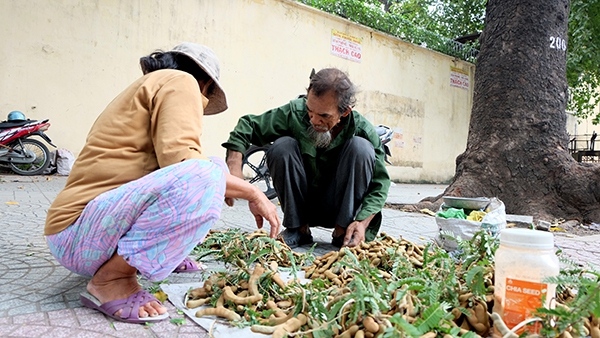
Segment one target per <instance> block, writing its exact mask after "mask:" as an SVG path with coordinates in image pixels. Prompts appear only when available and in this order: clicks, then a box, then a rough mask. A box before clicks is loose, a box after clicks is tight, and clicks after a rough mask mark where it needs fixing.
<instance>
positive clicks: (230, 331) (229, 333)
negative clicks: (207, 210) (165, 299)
mask: <svg viewBox="0 0 600 338" xmlns="http://www.w3.org/2000/svg"><path fill="white" fill-rule="evenodd" d="M280 275H281V279H283V280H284V281H288V280H290V279H292V278H291V276H290V274H289V273H287V272H283V271H282V272H280ZM298 278H299V279H300V281H301V282H304V281H306V279H305V278H304V271H298ZM203 285H204V282H196V283H183V284H161V286H160V287H161V288H162V290H163V291H164V292H165V293H166V294H167V295H168V296H169V301H171V303H173V305H174V306H175V307H176V308H177V309H179V310H181V311H183V313H185V314H186V315H187V316H188V317H189V318H190V319H191V320H192V321H193V322H195V323H196V324H198V325H200V326H202V327H203V328H204V329H205V330H206V331H210V330H211V329H212V334H213V336H214V337H215V338H234V337H235V338H239V337H252V338H255V337H256V338H265V337H269V336H267V335H264V334H261V333H254V332H252V331H251V330H250V327H249V326H248V327H244V328H238V327H235V326H232V325H231V324H229V322H228V321H227V320H226V319H222V318H217V317H214V316H207V317H201V318H197V317H196V312H197V311H198V310H200V309H203V308H207V307H209V306H201V307H197V308H194V309H188V308H187V307H186V306H185V303H184V301H185V294H186V292H187V291H188V290H189V289H190V288H191V289H195V288H199V287H202V286H203Z"/></svg>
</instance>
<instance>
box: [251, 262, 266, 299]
mask: <svg viewBox="0 0 600 338" xmlns="http://www.w3.org/2000/svg"><path fill="white" fill-rule="evenodd" d="M264 272H265V268H263V267H262V265H260V264H256V266H255V267H254V271H252V274H251V275H250V278H249V279H248V290H249V291H250V295H251V296H257V295H260V293H259V292H258V282H259V280H260V276H262V274H263V273H264ZM261 297H262V295H261Z"/></svg>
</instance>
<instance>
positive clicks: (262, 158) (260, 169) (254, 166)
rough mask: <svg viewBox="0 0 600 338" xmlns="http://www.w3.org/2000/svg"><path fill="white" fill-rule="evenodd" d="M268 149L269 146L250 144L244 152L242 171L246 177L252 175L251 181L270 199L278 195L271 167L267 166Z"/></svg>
mask: <svg viewBox="0 0 600 338" xmlns="http://www.w3.org/2000/svg"><path fill="white" fill-rule="evenodd" d="M267 149H269V146H264V147H257V146H254V145H253V146H250V148H248V150H247V151H246V153H245V154H244V160H243V162H242V172H243V173H244V176H245V177H250V181H249V182H250V183H251V184H254V185H257V186H258V187H259V188H260V189H261V190H262V192H263V193H264V194H265V195H266V196H267V198H268V199H274V198H275V197H277V193H276V192H275V188H273V182H272V181H271V175H270V174H269V168H267Z"/></svg>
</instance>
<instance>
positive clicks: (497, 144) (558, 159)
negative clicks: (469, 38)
mask: <svg viewBox="0 0 600 338" xmlns="http://www.w3.org/2000/svg"><path fill="white" fill-rule="evenodd" d="M568 15H569V0H489V1H488V4H487V11H486V21H485V28H484V31H483V34H482V36H481V51H480V53H479V56H478V59H477V70H476V72H475V94H474V98H473V110H472V114H471V121H470V126H469V136H468V139H467V148H466V150H465V152H464V153H462V154H461V155H459V156H458V157H457V159H456V174H455V176H454V179H453V181H452V182H451V183H450V185H449V186H448V188H447V189H446V191H445V192H444V193H443V194H442V195H452V196H463V197H481V196H487V197H492V196H496V197H498V198H499V199H500V200H502V201H503V202H504V204H505V205H506V212H507V213H509V214H519V215H531V216H534V218H535V219H536V220H537V219H543V220H548V221H552V220H554V219H558V218H564V219H577V220H579V221H584V222H589V221H592V222H596V223H598V222H600V186H599V185H600V184H599V182H600V166H599V165H597V164H584V163H578V162H576V161H575V160H574V159H573V158H572V157H571V155H570V154H569V152H568V150H567V144H568V135H567V132H566V113H565V108H566V102H567V80H566V72H565V69H566V41H564V40H566V38H567V19H568ZM442 195H440V196H437V197H435V198H430V199H425V200H423V201H422V202H420V203H419V204H417V205H416V207H417V208H421V207H432V206H435V207H438V206H439V205H440V204H441V202H442V201H441V196H442Z"/></svg>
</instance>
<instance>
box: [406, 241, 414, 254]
mask: <svg viewBox="0 0 600 338" xmlns="http://www.w3.org/2000/svg"><path fill="white" fill-rule="evenodd" d="M414 251H415V247H414V246H413V245H412V243H410V245H407V246H406V254H407V255H408V256H412V254H413V252H414Z"/></svg>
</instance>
